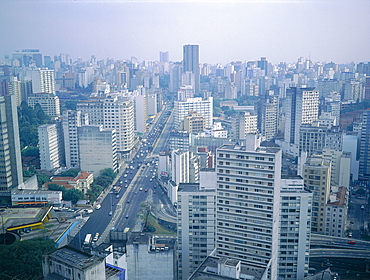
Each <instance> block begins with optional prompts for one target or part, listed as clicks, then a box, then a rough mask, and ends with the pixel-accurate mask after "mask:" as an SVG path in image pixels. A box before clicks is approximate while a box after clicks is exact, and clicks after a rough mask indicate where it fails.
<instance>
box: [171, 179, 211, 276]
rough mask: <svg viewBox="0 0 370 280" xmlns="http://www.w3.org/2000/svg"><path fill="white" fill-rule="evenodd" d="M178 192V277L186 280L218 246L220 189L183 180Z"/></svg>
mask: <svg viewBox="0 0 370 280" xmlns="http://www.w3.org/2000/svg"><path fill="white" fill-rule="evenodd" d="M214 187H215V186H214ZM177 195H178V199H177V210H178V212H177V213H178V224H177V238H178V250H177V251H178V263H179V265H178V279H183V280H186V279H188V277H189V276H190V274H191V273H192V272H193V271H195V269H196V268H197V267H198V266H199V265H200V264H201V262H202V261H203V260H205V259H206V257H207V256H208V255H209V254H210V253H211V252H212V251H213V250H214V248H215V222H216V221H215V201H216V189H215V188H214V189H205V190H201V189H200V186H199V184H180V185H179V190H178V193H177Z"/></svg>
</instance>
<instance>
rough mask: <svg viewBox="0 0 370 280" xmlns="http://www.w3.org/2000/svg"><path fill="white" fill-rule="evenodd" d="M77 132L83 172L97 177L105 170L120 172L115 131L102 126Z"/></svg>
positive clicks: (89, 127)
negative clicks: (110, 169)
mask: <svg viewBox="0 0 370 280" xmlns="http://www.w3.org/2000/svg"><path fill="white" fill-rule="evenodd" d="M77 132H78V137H79V152H80V168H81V170H84V171H87V172H90V173H93V174H94V176H96V177H97V176H99V172H100V170H102V169H105V168H112V169H113V171H114V172H117V171H118V161H117V146H116V135H115V130H111V129H103V127H102V126H100V127H99V126H81V127H78V129H77Z"/></svg>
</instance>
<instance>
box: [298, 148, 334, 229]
mask: <svg viewBox="0 0 370 280" xmlns="http://www.w3.org/2000/svg"><path fill="white" fill-rule="evenodd" d="M302 175H303V176H302V177H303V179H304V182H305V184H306V186H307V187H308V188H309V189H310V191H312V194H313V198H312V200H313V201H312V222H311V231H312V232H315V233H316V232H317V233H321V234H324V232H325V230H324V228H325V207H326V203H327V202H328V201H329V195H330V178H331V160H328V159H326V158H325V157H324V156H323V155H313V156H312V157H311V158H308V159H307V161H306V163H305V164H304V165H303V172H302Z"/></svg>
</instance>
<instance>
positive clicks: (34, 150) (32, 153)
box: [22, 146, 40, 157]
mask: <svg viewBox="0 0 370 280" xmlns="http://www.w3.org/2000/svg"><path fill="white" fill-rule="evenodd" d="M39 154H40V149H39V148H38V147H32V146H30V147H27V148H25V149H24V150H22V156H24V157H38V156H39Z"/></svg>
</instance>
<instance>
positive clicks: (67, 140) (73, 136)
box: [63, 110, 88, 168]
mask: <svg viewBox="0 0 370 280" xmlns="http://www.w3.org/2000/svg"><path fill="white" fill-rule="evenodd" d="M83 125H88V117H87V114H84V113H81V112H80V111H72V110H67V111H64V113H63V133H64V148H65V155H66V166H67V168H78V167H80V151H79V144H78V132H77V127H80V126H83Z"/></svg>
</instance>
